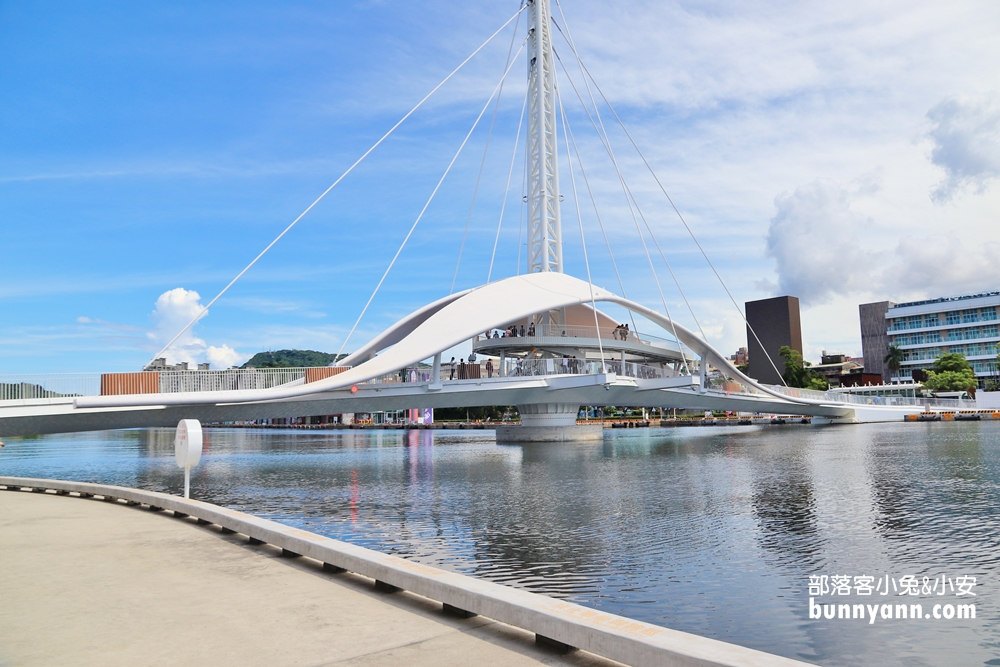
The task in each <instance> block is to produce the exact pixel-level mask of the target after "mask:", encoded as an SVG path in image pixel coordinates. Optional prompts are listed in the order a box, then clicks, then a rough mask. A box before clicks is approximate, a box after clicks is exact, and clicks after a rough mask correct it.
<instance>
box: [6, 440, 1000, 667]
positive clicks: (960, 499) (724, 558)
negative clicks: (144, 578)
mask: <svg viewBox="0 0 1000 667" xmlns="http://www.w3.org/2000/svg"><path fill="white" fill-rule="evenodd" d="M208 438H209V443H208V445H207V451H206V455H205V457H204V458H203V463H202V466H201V467H199V468H198V469H196V471H195V473H194V475H193V482H192V489H193V495H194V496H195V497H198V498H201V499H204V500H209V501H212V502H216V503H219V504H222V505H225V506H228V507H232V508H234V509H239V510H242V511H247V512H252V513H254V514H258V515H261V516H266V517H268V518H274V519H277V520H280V521H283V522H285V523H289V524H292V525H296V526H301V527H304V528H308V529H310V530H313V531H316V532H319V533H323V534H326V535H330V536H332V537H336V538H339V539H344V540H348V541H351V542H355V543H358V544H362V545H364V546H369V547H372V548H376V549H381V550H385V551H391V552H394V553H397V554H400V555H404V556H406V557H411V558H415V559H417V560H420V561H423V562H427V563H432V564H437V565H441V566H443V567H446V568H451V569H454V570H457V571H461V572H464V573H468V574H474V575H476V576H481V577H485V578H489V579H492V580H495V581H500V582H504V583H508V584H512V585H515V586H521V587H525V588H529V589H531V590H536V591H542V592H545V593H548V594H551V595H555V596H562V597H566V598H569V599H572V600H574V601H577V602H581V603H583V604H587V605H590V606H594V607H599V608H601V609H606V610H608V611H613V612H616V613H620V614H624V615H626V616H631V617H634V618H638V619H641V620H646V621H651V622H655V623H659V624H663V625H666V626H668V627H673V628H677V629H680V630H686V631H690V632H696V633H699V634H703V635H706V636H710V637H715V638H718V639H723V640H727V641H733V642H736V643H739V644H743V645H746V646H751V647H754V648H759V649H762V650H766V651H771V652H775V653H780V654H783V655H788V656H791V657H799V658H803V659H806V660H811V661H814V662H817V663H819V664H823V665H853V664H857V663H858V662H863V661H870V657H871V656H873V655H878V656H879V663H880V664H887V665H904V664H913V663H914V662H916V661H918V660H919V661H922V662H921V664H928V665H952V664H955V655H962V656H963V658H962V660H963V662H964V663H965V664H983V663H984V662H986V661H987V660H991V659H993V658H995V657H997V655H996V652H995V651H993V649H991V648H989V646H991V645H994V646H995V645H996V644H997V642H998V640H1000V629H998V628H997V626H996V624H994V623H990V622H989V621H988V619H991V618H996V616H997V614H998V612H1000V606H998V604H997V599H998V596H997V593H998V590H997V574H998V569H1000V568H998V560H1000V559H998V557H997V554H998V553H1000V515H998V514H997V513H996V511H995V508H996V501H997V499H998V498H1000V455H998V452H1000V423H996V422H979V423H971V422H970V423H949V424H940V423H939V424H921V425H913V424H910V425H907V424H902V423H899V424H881V425H858V426H855V427H853V428H850V429H832V430H831V429H814V428H809V427H784V428H768V427H762V428H757V427H751V428H748V427H744V428H743V429H739V430H737V429H735V428H719V429H713V430H712V431H711V432H706V431H705V430H701V429H673V430H659V429H650V430H648V431H647V430H645V429H643V430H641V431H615V432H609V433H608V436H607V437H606V439H605V441H604V443H603V444H580V445H560V446H557V447H553V446H551V445H546V446H497V445H496V444H495V443H494V442H493V440H492V438H491V436H490V432H488V431H486V432H433V431H410V432H391V431H379V432H358V431H351V432H333V433H331V432H309V431H253V430H211V431H209V432H208ZM7 445H8V446H7V447H6V448H5V449H4V450H2V451H0V469H2V470H3V471H4V473H5V474H11V475H22V476H33V477H58V478H66V479H78V480H86V481H95V482H105V483H113V484H122V485H126V486H137V487H140V488H146V489H152V490H159V491H167V492H173V493H177V492H179V490H180V486H181V479H180V475H179V474H178V472H177V469H176V467H175V465H174V463H173V459H172V455H173V432H172V430H156V429H152V430H142V431H118V432H99V433H90V434H73V435H64V436H63V435H61V436H44V437H38V438H31V439H26V438H25V439H21V438H14V439H10V440H8V441H7ZM814 574H850V575H861V574H871V575H875V576H879V575H882V576H884V575H890V576H894V577H898V576H902V575H906V574H913V575H917V576H921V577H922V576H925V575H926V576H930V577H934V576H938V575H941V574H947V575H950V576H956V575H970V576H976V577H977V578H978V581H979V582H980V584H979V585H978V586H977V592H978V593H979V595H978V597H977V599H976V600H975V602H976V603H977V605H978V617H979V620H976V621H965V620H963V621H957V620H954V621H950V622H947V623H945V622H921V623H920V624H914V623H912V622H909V623H908V622H906V621H884V622H876V623H875V624H874V625H869V624H868V623H867V621H864V622H862V621H825V620H823V621H816V620H810V619H808V617H807V597H808V596H807V584H808V581H809V576H810V575H814ZM851 601H852V602H858V601H859V600H857V599H853V598H852V599H851ZM860 601H866V600H860ZM908 601H909V600H908ZM949 601H952V602H954V601H955V600H954V599H953V598H949Z"/></svg>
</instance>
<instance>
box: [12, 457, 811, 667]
mask: <svg viewBox="0 0 1000 667" xmlns="http://www.w3.org/2000/svg"><path fill="white" fill-rule="evenodd" d="M0 486H2V487H4V488H6V489H7V490H8V491H15V492H16V491H24V490H28V491H32V492H36V493H50V492H54V493H55V494H57V495H62V496H69V495H72V496H77V497H84V498H93V497H101V498H102V499H103V500H105V501H109V502H114V503H123V502H124V503H127V504H129V505H144V506H147V507H148V508H149V509H150V510H154V511H169V512H171V513H172V514H173V515H174V516H176V517H193V518H196V519H197V520H198V521H199V523H205V524H208V523H211V524H216V525H218V526H220V527H221V528H222V530H223V531H224V532H228V533H241V534H243V535H246V536H247V538H249V541H250V543H251V544H264V543H267V544H271V545H273V546H275V547H279V548H281V549H282V550H283V553H286V555H290V556H305V557H308V558H312V559H315V560H316V561H319V562H322V563H323V564H324V569H328V570H333V571H350V572H354V573H357V574H360V575H363V576H365V577H369V578H371V579H374V580H375V581H376V587H381V588H382V590H407V591H410V592H412V593H416V594H417V595H420V596H423V597H426V598H430V599H432V600H437V601H439V602H441V603H442V604H443V605H445V608H446V609H451V610H453V611H456V612H459V613H464V614H467V615H482V616H484V617H487V618H491V619H494V620H497V621H500V622H502V623H506V624H508V625H511V626H514V627H518V628H522V629H524V630H528V631H530V632H533V633H535V635H536V639H537V640H538V641H539V642H540V643H546V642H547V643H550V644H553V645H556V646H560V647H565V648H566V649H567V650H569V649H570V648H579V649H583V650H585V651H588V652H590V653H593V654H596V655H598V656H601V657H604V658H609V659H611V660H616V661H618V662H622V663H625V664H628V665H635V666H637V667H638V666H642V667H645V666H647V665H648V666H650V667H652V666H654V665H656V666H660V665H676V666H678V667H680V666H684V667H764V666H765V665H767V666H774V667H792V666H800V667H801V666H802V665H805V664H806V663H802V662H799V661H796V660H791V659H788V658H783V657H780V656H775V655H771V654H768V653H764V652H761V651H756V650H753V649H749V648H745V647H742V646H737V645H734V644H728V643H726V642H721V641H717V640H714V639H708V638H705V637H700V636H698V635H694V634H690V633H685V632H679V631H676V630H670V629H668V628H663V627H660V626H656V625H651V624H648V623H643V622H640V621H635V620H632V619H629V618H625V617H622V616H617V615H614V614H608V613H603V612H598V611H596V610H593V609H589V608H587V607H584V606H581V605H577V604H573V603H571V602H566V601H562V600H556V599H553V598H549V597H547V596H544V595H539V594H536V593H530V592H528V591H523V590H519V589H515V588H510V587H507V586H503V585H500V584H495V583H492V582H488V581H483V580H479V579H476V578H474V577H469V576H466V575H461V574H457V573H453V572H448V571H445V570H441V569H438V568H434V567H430V566H427V565H423V564H420V563H415V562H413V561H409V560H406V559H403V558H399V557H396V556H391V555H389V554H383V553H380V552H377V551H373V550H371V549H366V548H363V547H359V546H356V545H352V544H348V543H346V542H341V541H339V540H334V539H332V538H328V537H323V536H321V535H316V534H315V533H310V532H308V531H304V530H300V529H297V528H291V527H289V526H285V525H282V524H280V523H277V522H274V521H270V520H267V519H262V518H259V517H255V516H252V515H249V514H245V513H243V512H238V511H235V510H230V509H227V508H224V507H220V506H218V505H213V504H211V503H206V502H202V501H198V500H189V499H184V498H180V497H177V496H171V495H168V494H163V493H157V492H153V491H143V490H140V489H131V488H125V487H117V486H108V485H102V484H89V483H84V482H69V481H61V480H47V479H29V478H18V477H3V476H0ZM67 548H71V545H68V546H67Z"/></svg>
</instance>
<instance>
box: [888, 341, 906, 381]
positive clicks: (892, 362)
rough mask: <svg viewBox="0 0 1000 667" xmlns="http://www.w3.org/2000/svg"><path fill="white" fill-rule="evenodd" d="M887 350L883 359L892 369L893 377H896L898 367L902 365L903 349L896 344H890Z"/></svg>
mask: <svg viewBox="0 0 1000 667" xmlns="http://www.w3.org/2000/svg"><path fill="white" fill-rule="evenodd" d="M888 352H889V353H888V354H887V355H885V359H883V361H884V362H885V365H886V366H888V367H889V370H890V371H892V375H893V377H896V376H898V375H899V369H900V368H902V367H903V350H902V349H900V347H899V346H898V345H890V346H889V348H888Z"/></svg>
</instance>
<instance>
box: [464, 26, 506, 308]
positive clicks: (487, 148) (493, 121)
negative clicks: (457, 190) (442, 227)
mask: <svg viewBox="0 0 1000 667" xmlns="http://www.w3.org/2000/svg"><path fill="white" fill-rule="evenodd" d="M520 24H521V17H520V15H518V17H517V21H516V22H515V23H514V31H513V33H512V34H511V36H510V46H509V47H507V62H505V63H504V69H506V68H507V66H508V65H509V64H510V54H511V53H513V51H514V40H515V39H517V27H518V26H519V25H520ZM502 96H503V84H502V83H501V85H500V92H499V93H498V94H497V102H496V104H495V105H494V106H493V118H492V119H491V120H490V131H489V132H488V133H487V134H486V146H485V147H484V148H483V159H482V160H481V161H480V162H479V174H478V175H477V176H476V187H475V188H473V189H472V202H471V203H470V204H469V215H468V216H467V217H466V218H465V231H463V232H462V244H461V245H460V246H459V247H458V260H457V261H456V262H455V274H454V275H453V276H452V277H451V289H450V290H448V294H454V293H455V281H456V280H458V267H459V266H460V265H461V264H462V253H463V252H464V251H465V239H466V238H467V237H468V235H469V224H470V223H471V222H472V210H473V209H474V208H475V207H476V195H478V194H479V182H480V181H481V180H482V178H483V167H485V166H486V154H487V153H489V151H490V139H492V138H493V127H494V126H495V125H496V122H497V112H498V111H499V110H500V98H501V97H502Z"/></svg>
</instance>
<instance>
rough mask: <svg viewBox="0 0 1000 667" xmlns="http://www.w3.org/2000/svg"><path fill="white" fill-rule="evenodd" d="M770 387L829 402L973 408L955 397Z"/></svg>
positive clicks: (782, 391) (786, 393) (787, 393)
mask: <svg viewBox="0 0 1000 667" xmlns="http://www.w3.org/2000/svg"><path fill="white" fill-rule="evenodd" d="M769 388H770V389H774V390H775V391H777V392H779V393H781V394H784V395H786V396H788V397H790V398H806V399H812V400H817V401H828V402H830V403H849V404H852V405H891V406H899V407H909V406H914V407H930V408H950V409H955V410H975V409H976V402H975V401H974V400H972V401H968V400H962V399H957V398H924V397H916V398H913V397H910V396H867V395H861V394H845V393H840V392H832V391H816V390H812V389H799V388H797V387H783V386H769Z"/></svg>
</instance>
